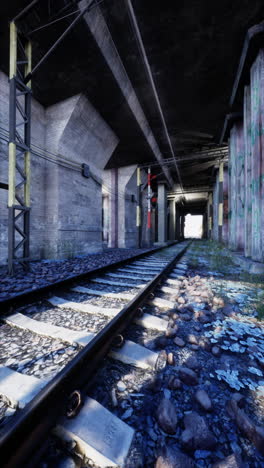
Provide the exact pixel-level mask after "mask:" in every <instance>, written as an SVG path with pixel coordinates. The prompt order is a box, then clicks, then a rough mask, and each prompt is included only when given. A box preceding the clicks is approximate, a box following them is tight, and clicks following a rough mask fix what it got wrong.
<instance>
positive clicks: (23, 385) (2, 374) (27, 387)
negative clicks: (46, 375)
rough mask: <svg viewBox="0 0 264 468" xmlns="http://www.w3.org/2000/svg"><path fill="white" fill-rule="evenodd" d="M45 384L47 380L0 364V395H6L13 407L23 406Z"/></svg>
mask: <svg viewBox="0 0 264 468" xmlns="http://www.w3.org/2000/svg"><path fill="white" fill-rule="evenodd" d="M46 384H47V380H40V379H37V378H36V377H34V376H33V375H25V374H20V373H19V372H16V371H13V370H12V369H9V367H4V366H0V395H3V396H4V397H6V398H7V399H8V400H9V402H10V404H11V406H13V407H16V406H18V407H19V408H23V407H24V406H25V405H26V404H27V403H29V402H30V401H31V400H32V398H34V396H35V395H37V394H38V393H39V392H40V390H42V388H43V387H45V385H46Z"/></svg>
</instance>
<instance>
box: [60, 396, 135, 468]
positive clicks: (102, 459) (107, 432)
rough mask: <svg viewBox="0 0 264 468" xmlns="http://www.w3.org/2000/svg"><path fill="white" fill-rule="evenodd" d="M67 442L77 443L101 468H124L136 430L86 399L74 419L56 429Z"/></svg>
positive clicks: (96, 403) (89, 399)
mask: <svg viewBox="0 0 264 468" xmlns="http://www.w3.org/2000/svg"><path fill="white" fill-rule="evenodd" d="M54 432H55V434H56V435H57V436H59V437H60V438H62V439H63V440H65V441H66V442H68V441H69V440H74V441H76V442H77V445H78V449H77V450H78V451H79V453H81V454H82V455H85V456H86V457H87V458H90V459H92V460H93V462H94V463H95V464H96V465H99V466H101V467H104V468H107V467H114V466H119V467H123V466H124V463H125V459H126V457H127V454H128V451H129V448H130V445H131V442H132V440H133V437H134V430H133V429H132V428H131V427H129V426H128V425H127V424H126V423H124V422H123V421H122V420H121V419H119V418H117V417H116V416H115V415H114V414H112V413H110V411H108V410H107V409H106V408H104V407H103V406H102V405H100V403H98V402H97V401H96V400H93V399H92V398H87V400H86V401H85V404H84V406H83V408H82V409H81V411H80V413H79V414H78V416H77V417H76V418H74V419H70V420H69V419H67V420H65V421H64V422H63V423H62V424H61V425H59V426H57V427H56V428H55V430H54Z"/></svg>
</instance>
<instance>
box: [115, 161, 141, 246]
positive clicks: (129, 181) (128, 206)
mask: <svg viewBox="0 0 264 468" xmlns="http://www.w3.org/2000/svg"><path fill="white" fill-rule="evenodd" d="M137 192H138V190H137V167H136V165H132V166H125V167H120V168H119V169H118V200H117V202H118V226H117V232H118V247H120V248H135V247H137V246H138V228H137V196H138V193H137Z"/></svg>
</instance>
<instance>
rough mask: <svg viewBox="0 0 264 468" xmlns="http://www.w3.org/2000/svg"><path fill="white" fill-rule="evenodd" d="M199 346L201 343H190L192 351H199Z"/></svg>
mask: <svg viewBox="0 0 264 468" xmlns="http://www.w3.org/2000/svg"><path fill="white" fill-rule="evenodd" d="M199 347H200V346H199V345H196V344H191V345H190V348H191V350H192V351H198V349H199Z"/></svg>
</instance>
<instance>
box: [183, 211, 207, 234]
mask: <svg viewBox="0 0 264 468" xmlns="http://www.w3.org/2000/svg"><path fill="white" fill-rule="evenodd" d="M202 236H203V216H202V215H191V214H187V216H185V227H184V237H185V238H195V239H201V238H202Z"/></svg>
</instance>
